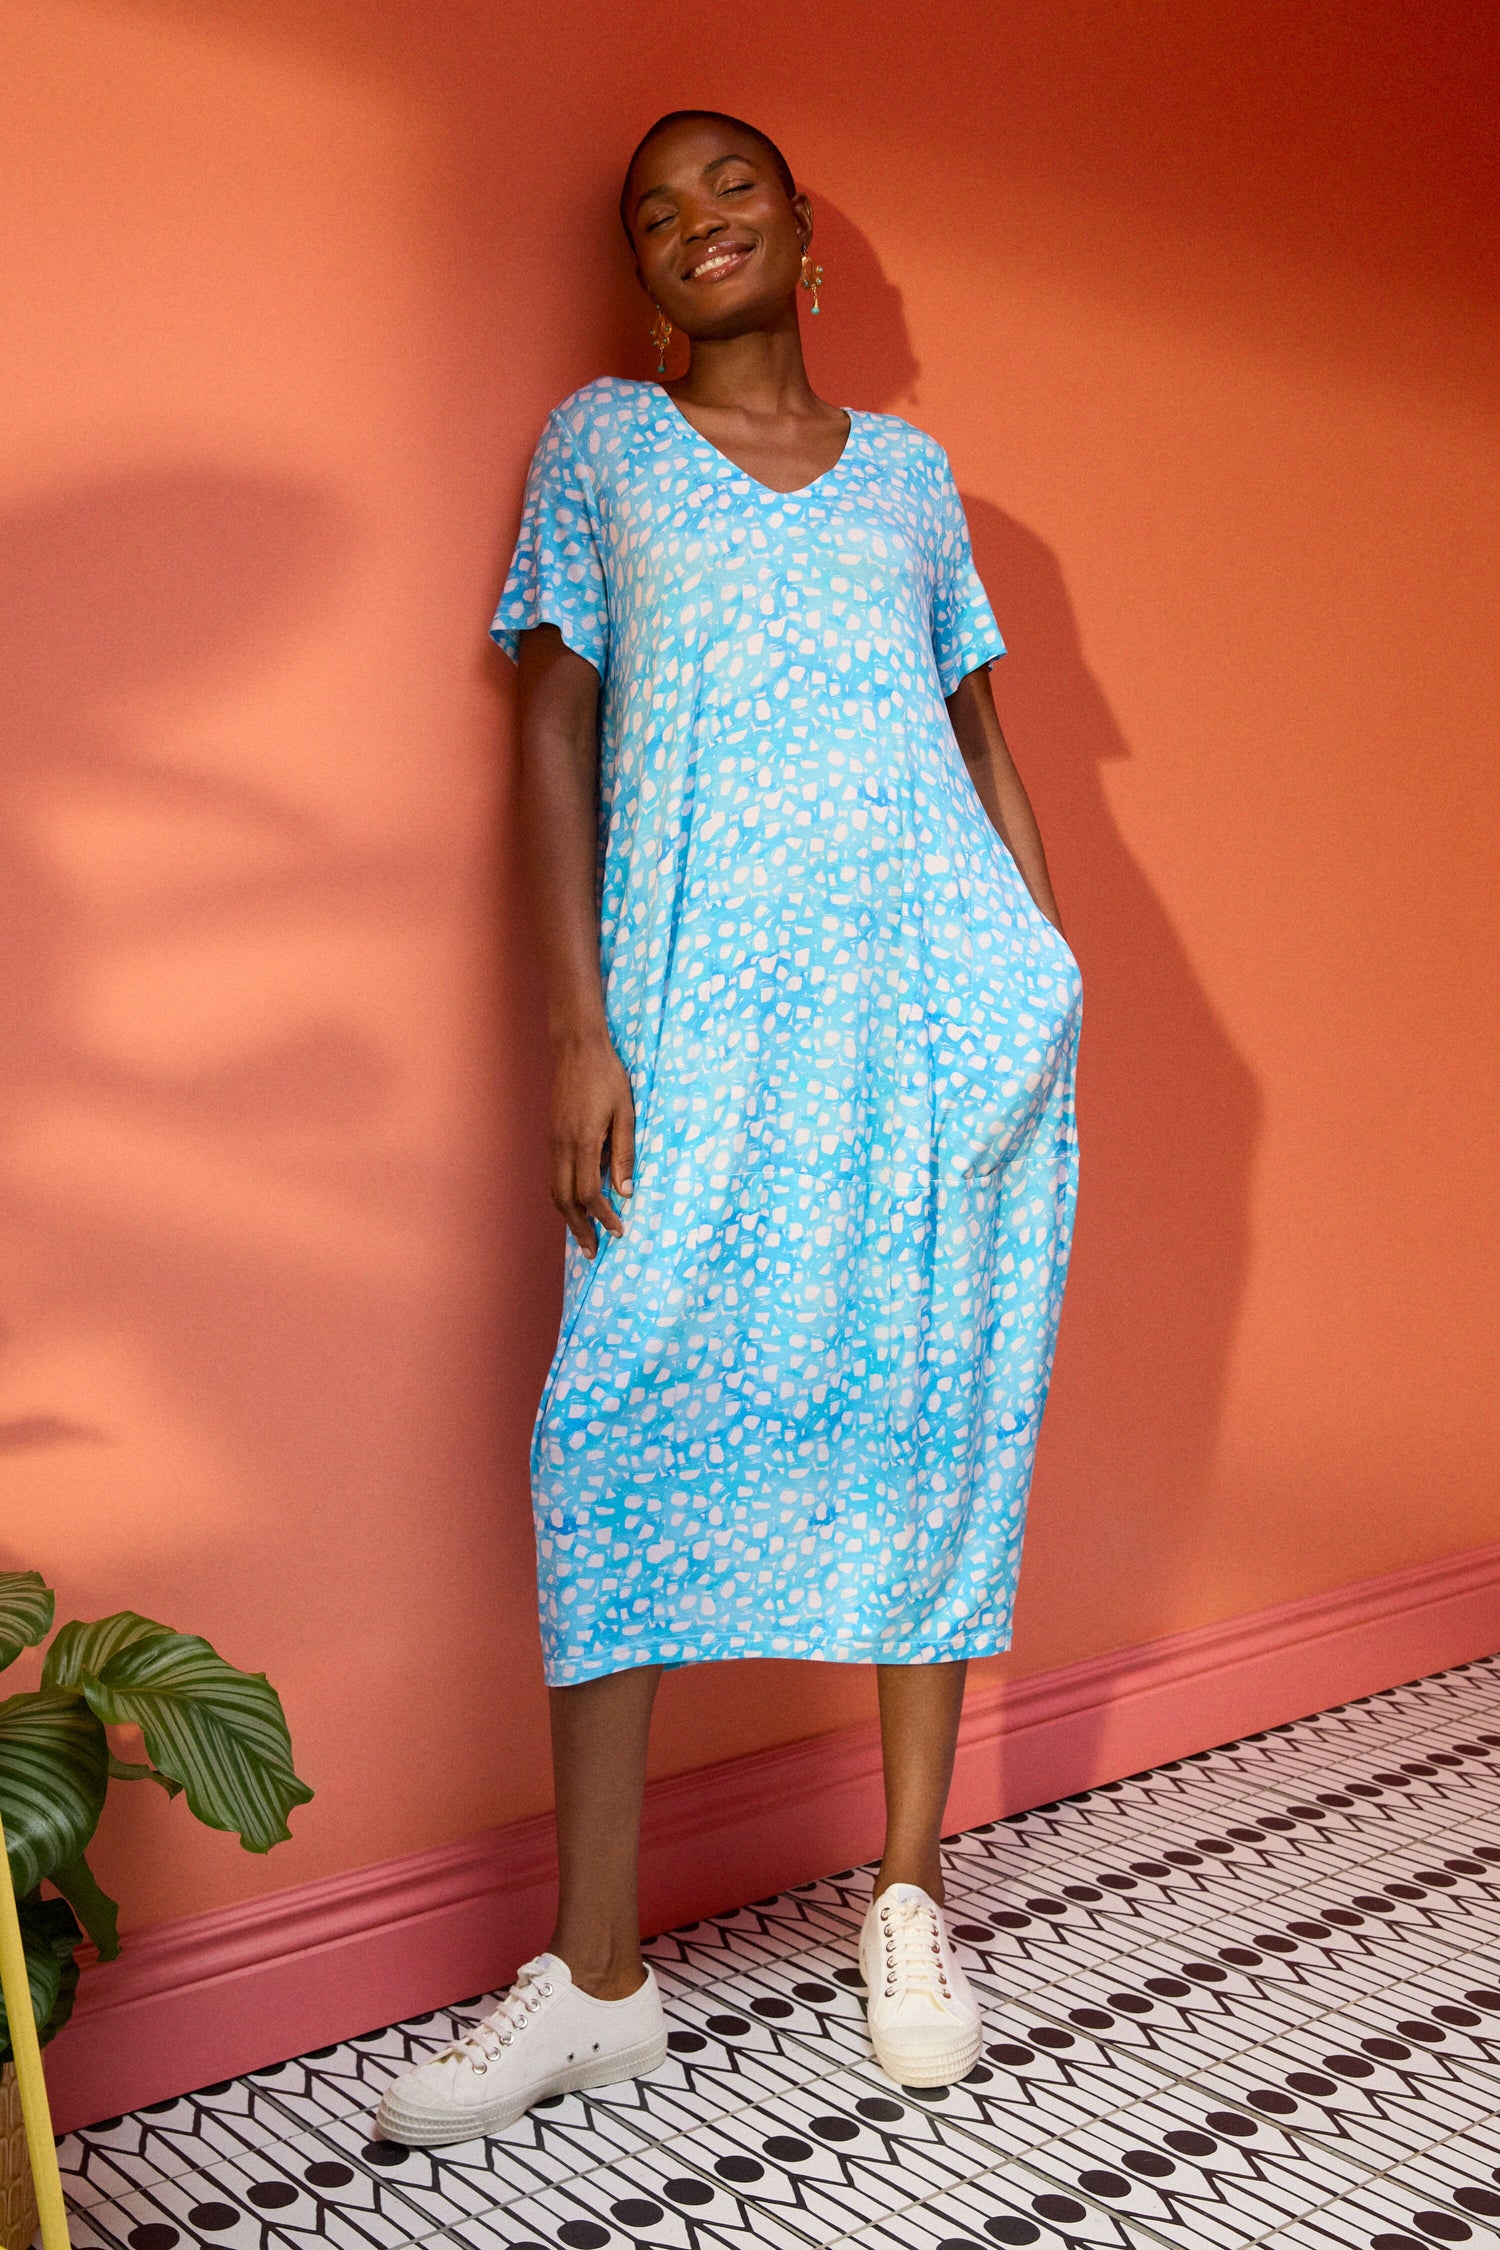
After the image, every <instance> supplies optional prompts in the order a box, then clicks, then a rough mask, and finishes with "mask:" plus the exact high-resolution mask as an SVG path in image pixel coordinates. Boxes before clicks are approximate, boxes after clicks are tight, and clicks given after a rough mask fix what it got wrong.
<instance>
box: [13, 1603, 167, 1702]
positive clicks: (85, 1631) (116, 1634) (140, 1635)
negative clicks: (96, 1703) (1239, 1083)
mask: <svg viewBox="0 0 1500 2250" xmlns="http://www.w3.org/2000/svg"><path fill="white" fill-rule="evenodd" d="M171 1630H172V1628H171V1627H170V1625H157V1624H153V1622H152V1620H151V1619H150V1618H149V1617H140V1616H138V1615H137V1614H136V1612H135V1611H134V1610H133V1609H117V1610H116V1611H115V1614H114V1616H113V1617H101V1618H98V1619H97V1620H96V1621H95V1622H94V1623H93V1624H92V1625H85V1624H81V1623H80V1622H79V1620H78V1619H77V1618H75V1619H74V1620H73V1622H72V1624H71V1625H64V1627H63V1629H62V1631H61V1632H60V1633H59V1634H58V1636H57V1639H56V1640H55V1641H54V1642H53V1643H52V1646H51V1647H50V1648H49V1649H48V1651H47V1661H46V1663H45V1664H44V1665H43V1666H42V1685H43V1687H58V1688H63V1687H65V1688H81V1687H82V1685H83V1683H84V1681H85V1680H86V1679H90V1678H96V1677H97V1676H98V1674H99V1673H100V1672H102V1671H103V1670H104V1667H105V1665H106V1664H107V1663H108V1662H109V1660H110V1658H111V1657H112V1656H114V1655H115V1654H116V1653H117V1651H119V1650H120V1649H122V1648H129V1647H130V1645H131V1644H132V1642H134V1641H142V1640H150V1639H151V1638H152V1637H153V1636H154V1635H156V1634H159V1633H170V1632H171Z"/></svg>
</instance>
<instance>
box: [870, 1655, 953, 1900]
mask: <svg viewBox="0 0 1500 2250" xmlns="http://www.w3.org/2000/svg"><path fill="white" fill-rule="evenodd" d="M876 1669H877V1673H878V1677H879V1682H880V1746H881V1750H882V1752H883V1753H884V1757H885V1851H884V1853H883V1854H882V1856H881V1861H880V1867H879V1870H878V1872H877V1874H876V1877H875V1896H876V1897H877V1898H878V1897H879V1896H880V1893H881V1892H882V1891H883V1890H884V1889H885V1888H886V1885H887V1884H888V1883H917V1884H920V1886H921V1888H922V1889H923V1890H924V1891H926V1893H927V1895H928V1897H929V1898H935V1899H936V1900H937V1901H938V1902H939V1904H941V1902H942V1897H943V1863H942V1860H941V1858H940V1856H939V1853H938V1840H939V1838H940V1837H941V1835H942V1833H943V1811H944V1808H945V1806H946V1805H947V1802H948V1785H949V1783H950V1782H951V1781H952V1779H953V1753H954V1750H955V1748H956V1746H957V1743H958V1719H959V1713H960V1712H961V1711H962V1709H963V1701H964V1681H965V1679H966V1677H967V1674H968V1669H969V1667H968V1665H967V1664H966V1663H958V1664H881V1665H878V1666H877V1667H876Z"/></svg>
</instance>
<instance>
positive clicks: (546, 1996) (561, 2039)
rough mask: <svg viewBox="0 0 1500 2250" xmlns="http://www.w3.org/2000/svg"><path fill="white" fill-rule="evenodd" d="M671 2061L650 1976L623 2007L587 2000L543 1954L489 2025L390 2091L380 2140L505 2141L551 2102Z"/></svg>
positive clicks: (520, 1975)
mask: <svg viewBox="0 0 1500 2250" xmlns="http://www.w3.org/2000/svg"><path fill="white" fill-rule="evenodd" d="M666 2052H667V2026H666V2022H665V2020H664V2018H663V2016H662V2010H661V1993H660V1991H659V1990H658V1987H657V1983H656V1979H655V1977H654V1976H653V1975H652V1973H651V1971H650V1970H649V1969H647V1971H646V1981H645V1983H644V1984H643V1985H642V1986H641V1988H640V1990H639V1992H632V1993H631V1994H630V1995H629V1997H628V1998H627V1999H624V2000H596V1999H594V1997H593V1995H592V1994H591V1993H587V1992H580V1991H579V1989H578V1987H577V1985H576V1984H574V1982H573V1979H572V1977H571V1975H570V1974H569V1971H568V1965H567V1963H566V1962H565V1961H559V1959H558V1958H557V1955H556V1954H555V1953H539V1954H538V1955H537V1957H536V1959H535V1960H534V1961H527V1962H526V1963H524V1965H523V1966H522V1967H521V1968H520V1969H519V1970H518V1972H517V1974H516V1981H515V1983H514V1984H513V1985H512V1987H511V1989H510V1991H509V1992H508V1993H507V1994H506V1996H505V1998H504V1999H503V2000H502V2001H501V2003H500V2005H499V2007H498V2008H496V2009H495V2010H494V2011H493V2012H492V2013H491V2014H490V2015H487V2016H485V2017H484V2018H483V2019H482V2020H481V2021H480V2022H479V2023H476V2024H475V2026H474V2028H473V2030H472V2031H470V2032H467V2033H466V2034H465V2035H464V2037H463V2038H462V2039H459V2040H457V2041H455V2043H454V2044H453V2045H452V2046H451V2047H445V2048H444V2050H443V2052H442V2053H441V2054H440V2055H434V2056H433V2058H432V2060H431V2061H430V2062H425V2063H419V2064H418V2066H417V2068H416V2069H415V2070H409V2071H407V2072H406V2073H405V2075H404V2076H403V2077H401V2078H398V2079H397V2080H396V2082H395V2084H394V2085H393V2086H390V2087H388V2088H387V2089H386V2094H385V2098H384V2100H383V2101H382V2102H381V2104H380V2109H379V2112H378V2113H377V2116H376V2121H375V2122H376V2130H377V2131H378V2132H379V2133H380V2134H381V2135H382V2137H383V2138H384V2139H386V2140H388V2141H401V2142H403V2143H404V2144H405V2145H406V2146H407V2147H408V2148H441V2147H444V2146H446V2144H447V2143H448V2142H450V2141H472V2140H477V2139H478V2138H479V2137H480V2135H481V2134H485V2133H503V2132H504V2130H505V2128H506V2126H507V2125H513V2124H514V2123H515V2121H516V2119H517V2118H518V2117H520V2116H523V2115H524V2114H525V2112H526V2111H527V2110H528V2109H530V2107H531V2105H532V2103H533V2102H541V2101H545V2100H546V2099H547V2097H548V2096H549V2095H551V2094H570V2093H573V2092H574V2091H575V2090H576V2089H577V2088H578V2087H580V2086H613V2085H616V2084H618V2083H619V2081H620V2080H621V2079H625V2078H637V2077H640V2076H641V2075H643V2074H644V2073H645V2072H647V2071H651V2070H657V2069H659V2068H660V2066H661V2064H662V2062H663V2060H664V2059H665V2056H666Z"/></svg>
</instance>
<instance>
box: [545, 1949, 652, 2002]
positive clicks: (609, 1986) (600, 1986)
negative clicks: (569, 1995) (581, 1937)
mask: <svg viewBox="0 0 1500 2250" xmlns="http://www.w3.org/2000/svg"><path fill="white" fill-rule="evenodd" d="M549 1950H550V1951H551V1952H553V1953H555V1954H556V1955H557V1958H558V1959H559V1961H562V1962H565V1963H566V1965H567V1970H568V1974H569V1976H570V1977H571V1978H572V1979H573V1982H574V1984H576V1985H577V1987H578V1989H579V1991H580V1992H586V1993H587V1994H588V1995H589V1998H590V1999H591V2000H628V1999H629V1998H630V1995H631V1994H632V1993H633V1992H639V1991H640V1989H641V1986H642V1985H643V1984H644V1983H645V1981H646V1967H645V1963H644V1962H643V1961H642V1959H641V1951H640V1947H639V1946H638V1945H637V1946H620V1947H612V1946H595V1945H588V1944H583V1945H579V1944H574V1943H572V1942H570V1941H569V1940H568V1939H567V1938H564V1937H555V1938H554V1939H553V1940H552V1944H551V1947H550V1949H549Z"/></svg>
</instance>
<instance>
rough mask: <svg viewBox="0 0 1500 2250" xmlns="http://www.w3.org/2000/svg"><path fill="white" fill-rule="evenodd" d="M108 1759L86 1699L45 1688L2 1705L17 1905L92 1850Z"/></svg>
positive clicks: (3, 1777) (0, 1742)
mask: <svg viewBox="0 0 1500 2250" xmlns="http://www.w3.org/2000/svg"><path fill="white" fill-rule="evenodd" d="M108 1759H109V1745H108V1744H107V1743H106V1741H105V1739H104V1729H103V1727H102V1726H101V1725H100V1724H99V1721H98V1720H97V1719H96V1718H95V1716H94V1714H93V1712H92V1711H91V1710H90V1709H89V1707H88V1705H87V1703H85V1701H84V1699H83V1697H82V1696H81V1695H76V1694H74V1693H72V1692H71V1690H67V1689H62V1688H39V1689H38V1690H37V1691H36V1692H35V1693H34V1694H32V1695H13V1696H11V1698H10V1699H9V1701H8V1702H6V1703H0V1820H3V1821H4V1823H5V1841H6V1845H7V1847H8V1849H9V1853H10V1872H11V1881H12V1882H13V1883H14V1885H15V1889H16V1896H17V1897H18V1898H24V1897H25V1895H26V1893H27V1892H28V1891H34V1890H35V1889H36V1887H37V1884H38V1883H39V1882H40V1881H41V1880H42V1877H43V1876H44V1875H50V1874H51V1873H52V1871H53V1869H54V1868H57V1867H66V1866H67V1865H68V1863H69V1861H70V1860H75V1859H77V1857H78V1855H79V1853H80V1852H82V1851H83V1850H84V1849H85V1847H86V1846H87V1844H88V1840H89V1838H90V1837H91V1836H92V1835H93V1833H94V1828H95V1825H96V1824H97V1822H98V1819H99V1814H100V1811H101V1809H102V1807H103V1804H104V1792H105V1790H106V1788H107V1787H108V1786H109V1770H108Z"/></svg>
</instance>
